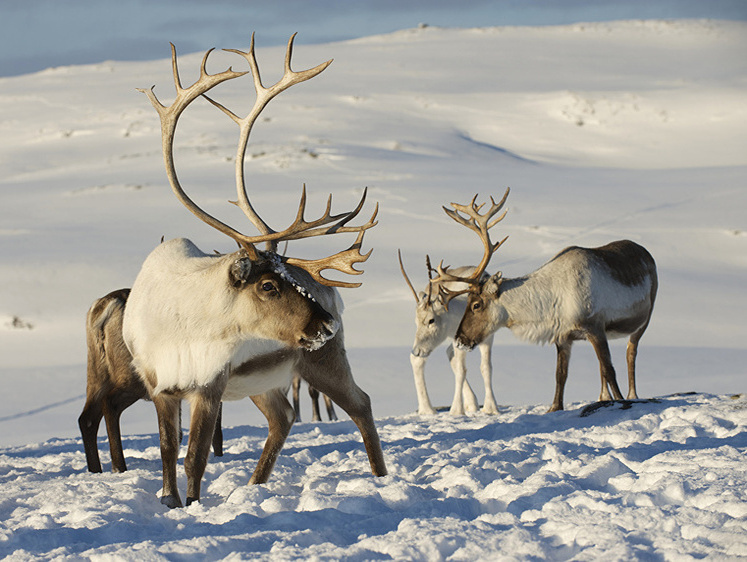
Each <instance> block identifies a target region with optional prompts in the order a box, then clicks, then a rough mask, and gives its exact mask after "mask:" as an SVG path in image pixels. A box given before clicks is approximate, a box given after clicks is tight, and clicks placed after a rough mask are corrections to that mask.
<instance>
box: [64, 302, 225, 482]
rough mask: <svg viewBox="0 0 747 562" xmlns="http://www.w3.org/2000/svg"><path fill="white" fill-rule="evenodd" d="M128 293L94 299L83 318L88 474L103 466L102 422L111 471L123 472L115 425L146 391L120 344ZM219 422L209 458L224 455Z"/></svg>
mask: <svg viewBox="0 0 747 562" xmlns="http://www.w3.org/2000/svg"><path fill="white" fill-rule="evenodd" d="M129 295H130V289H119V290H118V291H112V292H111V293H109V294H108V295H106V296H104V297H101V298H100V299H96V301H95V302H94V303H93V304H92V305H91V308H90V309H89V310H88V314H87V315H86V344H87V347H88V370H87V382H86V403H85V406H84V407H83V412H82V413H81V414H80V417H79V418H78V427H80V432H81V435H82V436H83V447H84V449H85V452H86V463H87V465H88V470H89V471H90V472H101V460H100V459H99V450H98V445H97V443H96V437H97V434H98V430H99V424H100V423H101V418H102V417H103V418H104V421H105V423H106V433H107V436H108V438H109V452H110V453H111V461H112V471H113V472H124V471H126V470H127V465H126V463H125V458H124V453H123V452H122V436H121V432H120V425H119V420H120V416H121V415H122V412H124V411H125V410H126V409H127V408H129V407H130V406H132V405H133V404H134V403H135V402H137V401H138V400H141V399H148V391H147V390H146V388H145V385H144V384H143V382H142V381H141V380H140V377H139V376H138V375H137V373H136V372H135V369H134V368H133V366H132V355H130V351H129V350H128V349H127V346H126V345H125V343H124V340H123V339H122V317H123V316H124V309H125V304H126V303H127V297H128V296H129ZM220 418H221V416H220V412H219V414H218V421H217V423H216V425H215V432H214V434H213V454H214V455H215V456H216V457H220V456H222V455H223V431H222V429H221V419H220Z"/></svg>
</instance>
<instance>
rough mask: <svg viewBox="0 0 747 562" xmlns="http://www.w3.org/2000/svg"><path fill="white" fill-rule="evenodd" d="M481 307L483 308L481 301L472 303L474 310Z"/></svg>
mask: <svg viewBox="0 0 747 562" xmlns="http://www.w3.org/2000/svg"><path fill="white" fill-rule="evenodd" d="M481 308H482V304H480V303H479V302H476V303H472V310H473V311H474V312H477V311H478V310H480V309H481Z"/></svg>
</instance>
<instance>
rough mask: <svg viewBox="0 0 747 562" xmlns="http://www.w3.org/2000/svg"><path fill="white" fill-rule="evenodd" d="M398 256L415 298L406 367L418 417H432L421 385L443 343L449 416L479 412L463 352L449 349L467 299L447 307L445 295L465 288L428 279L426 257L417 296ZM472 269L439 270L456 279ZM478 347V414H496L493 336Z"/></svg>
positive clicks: (429, 268) (431, 408) (461, 299)
mask: <svg viewBox="0 0 747 562" xmlns="http://www.w3.org/2000/svg"><path fill="white" fill-rule="evenodd" d="M398 255H399V266H400V270H401V271H402V275H403V276H404V278H405V281H406V282H407V286H408V287H410V290H411V291H412V294H413V296H414V297H415V303H416V306H415V343H414V344H413V346H412V352H411V353H410V364H411V365H412V374H413V377H414V379H415V391H416V392H417V396H418V414H420V415H433V414H435V413H436V409H435V408H434V407H433V405H432V404H431V400H430V398H429V396H428V389H427V388H426V385H425V363H426V361H427V360H428V357H429V356H430V354H431V353H433V351H434V350H435V349H436V348H437V347H438V346H439V345H441V344H442V343H443V342H444V341H446V340H447V339H448V340H450V342H449V346H448V347H447V348H446V356H447V357H448V359H449V364H450V365H451V369H452V371H454V398H453V399H452V402H451V408H450V409H449V413H450V414H451V415H453V416H463V415H464V414H465V413H474V412H477V411H478V410H479V405H478V403H477V397H476V396H475V393H474V391H473V390H472V387H471V386H470V384H469V382H468V381H467V364H466V358H467V350H466V349H463V348H458V347H457V348H455V347H454V345H453V339H454V336H455V335H456V331H457V328H458V327H459V321H460V320H461V319H462V316H463V315H464V310H465V307H466V305H467V298H466V297H465V296H458V297H456V298H455V299H454V300H453V301H452V302H451V303H447V301H446V299H445V296H446V295H447V294H448V291H452V292H454V291H461V290H463V289H464V288H465V284H464V283H463V282H461V281H441V280H438V279H433V278H432V277H431V271H432V268H431V264H430V258H429V257H427V256H426V268H427V270H428V286H427V287H426V288H425V290H424V291H421V292H420V293H417V292H416V291H415V288H414V287H413V286H412V283H411V282H410V279H409V277H408V276H407V273H406V272H405V266H404V264H403V263H402V254H401V252H398ZM442 268H443V266H442ZM474 269H475V268H474V266H465V267H457V268H449V267H446V268H443V270H444V271H446V272H448V273H449V274H451V275H454V276H456V277H466V276H469V275H471V274H472V273H473V272H474ZM478 347H479V348H480V373H481V374H482V380H483V384H484V386H485V402H484V404H483V407H482V411H483V413H486V414H497V413H498V405H497V404H496V402H495V396H494V394H493V366H492V363H491V349H492V347H493V336H492V335H491V336H488V337H487V338H485V340H484V341H482V342H480V343H479V344H478Z"/></svg>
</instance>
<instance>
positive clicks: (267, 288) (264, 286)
mask: <svg viewBox="0 0 747 562" xmlns="http://www.w3.org/2000/svg"><path fill="white" fill-rule="evenodd" d="M262 290H263V291H267V292H268V293H269V292H270V291H274V290H275V285H274V284H273V283H272V282H270V281H265V282H264V283H262Z"/></svg>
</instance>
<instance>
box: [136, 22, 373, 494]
mask: <svg viewBox="0 0 747 562" xmlns="http://www.w3.org/2000/svg"><path fill="white" fill-rule="evenodd" d="M294 37H295V35H294V36H292V37H291V38H290V40H289V41H288V48H287V51H286V55H285V71H284V73H283V76H282V77H281V78H280V80H279V81H278V82H277V83H276V84H274V85H273V86H271V87H269V88H266V87H264V86H263V85H262V81H261V78H260V75H259V69H258V66H257V61H256V58H255V54H254V37H253V36H252V42H251V46H250V49H249V52H248V53H245V52H242V51H237V50H231V52H232V53H236V54H238V55H240V56H242V57H243V58H244V59H245V60H246V61H247V62H248V63H249V67H250V70H251V74H252V77H253V79H254V89H255V93H256V101H255V103H254V106H253V107H252V109H251V111H250V112H249V114H248V115H247V116H246V117H245V118H240V117H238V116H237V115H235V114H234V113H232V112H231V111H230V110H228V109H226V108H225V107H224V106H222V105H221V104H219V103H217V102H215V101H213V100H210V101H211V102H212V103H213V104H214V105H215V106H217V107H218V108H219V109H221V111H223V112H224V113H225V114H226V115H228V116H229V117H230V118H231V119H232V120H233V121H234V122H235V123H236V124H237V125H238V126H239V142H238V149H237V154H236V160H235V162H236V172H235V173H236V189H237V195H238V199H237V201H236V202H235V204H236V205H238V206H239V207H240V208H241V210H242V211H243V212H244V213H245V214H246V216H247V217H248V218H249V220H250V222H251V223H252V224H253V225H254V226H255V227H256V228H257V229H258V230H259V232H260V234H259V235H255V236H248V235H246V234H243V233H241V232H239V231H238V230H235V229H234V228H232V227H230V226H228V225H226V224H224V223H223V222H221V221H220V220H218V219H216V218H215V217H213V216H211V215H209V214H208V213H206V212H205V211H204V210H203V209H201V208H200V207H199V206H198V205H197V204H195V203H194V202H193V201H192V199H190V198H189V196H188V195H187V194H186V193H185V192H184V190H183V189H182V187H181V185H180V183H179V180H178V178H177V174H176V168H175V163H174V150H173V145H174V133H175V130H176V125H177V122H178V120H179V117H180V116H181V114H182V112H183V111H184V110H185V109H186V108H187V107H188V106H189V105H190V104H191V103H192V102H193V101H194V100H195V99H197V98H199V97H202V96H205V94H206V93H207V92H208V91H209V90H211V89H212V88H213V87H214V86H216V85H218V84H221V83H223V82H225V81H227V80H232V79H235V78H239V77H241V76H243V75H244V74H246V72H236V71H234V70H232V69H231V68H229V69H228V70H226V71H224V72H221V73H218V74H209V73H208V72H207V70H206V68H205V67H206V63H207V59H208V56H209V54H210V52H211V51H208V52H207V53H205V56H204V57H203V59H202V65H201V68H200V77H199V78H198V79H197V81H196V82H195V83H194V84H192V85H191V86H189V87H186V88H185V87H182V84H181V81H180V79H179V71H178V67H177V59H176V52H175V49H174V46H173V45H172V67H173V75H174V83H175V85H176V92H177V93H176V98H175V100H174V101H173V103H172V104H171V105H170V106H164V105H163V104H162V103H161V102H160V101H159V100H158V99H157V98H156V95H155V94H154V92H153V89H152V88H151V89H150V90H141V91H143V92H144V93H145V94H146V95H147V96H148V98H149V99H150V101H151V103H152V105H153V107H155V109H156V110H157V112H158V114H159V116H160V120H161V137H162V144H163V156H164V162H165V165H166V171H167V175H168V179H169V183H170V184H171V187H172V189H173V191H174V193H175V194H176V196H177V198H178V199H179V201H181V202H182V203H183V204H184V205H185V206H186V207H187V208H188V209H189V210H190V211H191V212H192V213H194V214H195V215H196V216H197V217H198V218H200V219H201V220H202V221H204V222H205V223H207V224H209V225H210V226H212V227H214V228H216V229H217V230H219V231H220V232H222V233H224V234H226V235H227V236H229V237H230V238H232V239H233V240H235V241H236V242H237V243H238V244H239V245H240V247H241V249H240V250H239V251H237V252H235V253H233V254H227V255H212V254H206V253H203V252H202V251H200V250H199V249H198V248H197V246H195V245H194V244H193V243H192V242H191V241H189V240H186V239H176V240H171V241H168V242H165V243H163V244H161V245H160V246H158V247H157V248H156V249H155V250H154V251H153V252H152V253H151V254H150V255H149V256H148V258H147V259H146V260H145V263H144V264H143V266H142V269H141V271H140V273H139V274H138V276H137V279H136V280H135V283H134V285H133V287H132V291H131V293H130V296H129V299H128V302H127V307H126V308H125V315H124V323H123V335H124V340H125V343H126V344H127V347H128V348H129V350H130V351H131V353H132V356H133V360H134V365H135V368H136V369H137V372H138V374H139V375H140V377H141V378H142V380H143V382H144V384H145V386H146V388H147V389H148V391H149V393H150V396H151V398H152V400H153V402H154V404H155V406H156V411H157V414H158V424H159V433H160V440H161V458H162V464H163V494H162V497H161V502H162V503H163V504H165V505H167V506H169V507H179V506H181V505H182V502H181V499H180V496H179V492H178V490H177V484H176V461H177V456H178V452H179V441H178V435H179V432H178V427H177V417H178V409H179V404H180V401H181V400H182V399H187V400H188V401H189V402H190V405H191V425H190V430H189V441H188V445H187V455H186V459H185V461H184V467H185V472H186V474H187V504H190V503H191V502H194V501H198V500H199V498H200V484H201V479H202V476H203V474H204V471H205V467H206V464H207V457H208V451H209V447H210V439H211V436H212V434H213V428H214V427H215V423H216V417H217V415H218V410H219V406H220V403H221V400H236V399H240V398H243V397H246V396H250V397H251V398H252V400H253V401H254V403H255V404H256V405H257V406H258V407H259V409H260V410H261V411H262V412H263V414H264V415H265V416H266V417H267V420H268V422H269V434H268V438H267V441H266V443H265V446H264V449H263V451H262V454H261V456H260V459H259V461H258V463H257V467H256V469H255V471H254V474H253V475H252V478H251V480H250V483H262V482H266V481H267V479H268V477H269V475H270V472H271V471H272V468H273V466H274V463H275V460H276V459H277V456H278V453H279V452H280V449H281V448H282V446H283V443H284V442H285V439H286V437H287V435H288V432H289V431H290V428H291V425H292V424H293V419H294V415H293V408H292V407H291V406H290V404H289V402H288V399H287V397H286V395H285V391H286V389H287V387H288V384H289V383H290V380H291V375H292V373H293V372H297V373H298V374H300V375H301V377H303V378H304V379H305V380H307V381H308V382H309V383H310V384H311V385H313V386H314V387H315V388H317V389H319V390H320V391H321V392H324V393H325V394H327V395H328V396H330V397H331V398H332V399H333V400H334V401H335V402H336V403H337V404H339V405H340V406H341V407H342V408H343V409H344V410H345V411H346V412H347V413H348V414H349V415H350V417H351V418H352V420H353V421H354V422H355V424H356V425H357V426H358V429H359V430H360V432H361V435H362V437H363V443H364V445H365V448H366V452H367V454H368V458H369V462H370V465H371V470H372V472H373V474H375V475H377V476H381V475H384V474H386V472H387V471H386V466H385V463H384V457H383V453H382V451H381V444H380V442H379V437H378V433H377V431H376V427H375V426H374V420H373V414H372V412H371V403H370V399H369V397H368V395H367V394H366V393H365V392H363V391H362V390H361V389H360V388H359V387H358V386H357V385H356V384H355V382H354V380H353V376H352V373H351V370H350V365H349V364H348V361H347V358H346V355H345V348H344V343H343V330H342V321H341V313H342V301H341V299H340V296H339V293H338V292H337V290H336V289H335V287H356V286H358V285H360V283H357V284H356V283H350V282H342V281H333V280H329V279H327V278H325V277H323V276H322V275H321V273H322V271H324V270H326V269H336V270H338V271H341V272H344V273H348V274H359V273H361V272H360V271H359V270H356V269H355V268H354V267H353V265H354V264H356V263H359V262H364V261H365V260H366V259H367V258H368V255H369V254H370V252H369V253H368V254H361V253H360V248H361V244H362V241H363V235H364V234H365V232H366V231H367V230H368V229H370V228H372V227H373V226H375V225H376V220H375V218H376V213H377V210H378V206H377V208H376V210H374V212H373V215H372V216H371V218H370V219H369V220H368V221H367V222H365V223H364V224H362V225H360V226H348V223H350V222H351V221H352V220H353V219H355V217H356V216H357V215H358V214H359V212H360V211H361V209H362V208H363V205H364V202H365V198H366V193H365V191H364V193H363V197H362V198H361V200H360V203H359V204H358V205H357V207H356V208H355V209H353V210H352V211H349V212H345V213H340V214H335V215H333V214H332V213H331V203H332V202H331V196H330V199H329V200H328V202H327V207H326V210H325V211H324V213H323V214H322V216H321V217H320V218H318V219H316V220H310V221H307V220H306V219H305V218H304V212H305V206H306V190H305V187H304V190H303V192H302V194H301V201H300V204H299V207H298V211H297V214H296V218H295V220H294V221H293V222H292V224H291V225H290V226H289V227H288V228H286V229H283V230H280V231H275V230H273V229H272V228H270V226H269V225H267V224H266V223H265V222H264V221H263V220H262V219H261V218H260V217H259V215H258V213H257V212H256V210H255V209H254V207H253V206H252V204H251V202H250V200H249V196H248V194H247V191H246V186H245V182H244V171H243V166H244V157H245V151H246V148H247V143H248V138H249V134H250V132H251V129H252V126H253V124H254V122H255V121H256V119H257V117H258V116H259V114H260V112H261V111H262V110H263V109H264V107H265V106H266V105H267V103H269V101H270V100H272V99H273V98H274V97H275V96H277V95H278V94H279V93H281V92H283V91H284V90H286V89H288V88H290V87H291V86H293V85H294V84H298V83H299V82H303V81H305V80H309V79H310V78H313V77H314V76H317V75H318V74H319V73H321V72H322V71H323V70H324V69H325V68H327V66H329V64H330V63H331V62H332V61H327V62H325V63H322V64H320V65H318V66H316V67H314V68H311V69H309V70H304V71H300V72H295V71H293V70H291V65H290V63H291V54H292V48H293V39H294ZM340 233H355V234H357V238H356V240H355V242H354V243H353V244H352V246H351V247H350V248H348V249H347V250H344V251H342V252H339V253H337V254H334V255H332V256H330V257H328V258H324V259H319V260H303V259H298V258H292V257H285V256H280V255H279V254H277V253H276V251H275V250H276V247H277V244H278V242H280V241H284V240H299V239H302V238H308V237H311V236H322V235H332V234H340ZM263 242H264V243H265V244H266V249H265V250H264V251H263V250H260V249H258V247H257V245H258V244H260V243H263Z"/></svg>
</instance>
